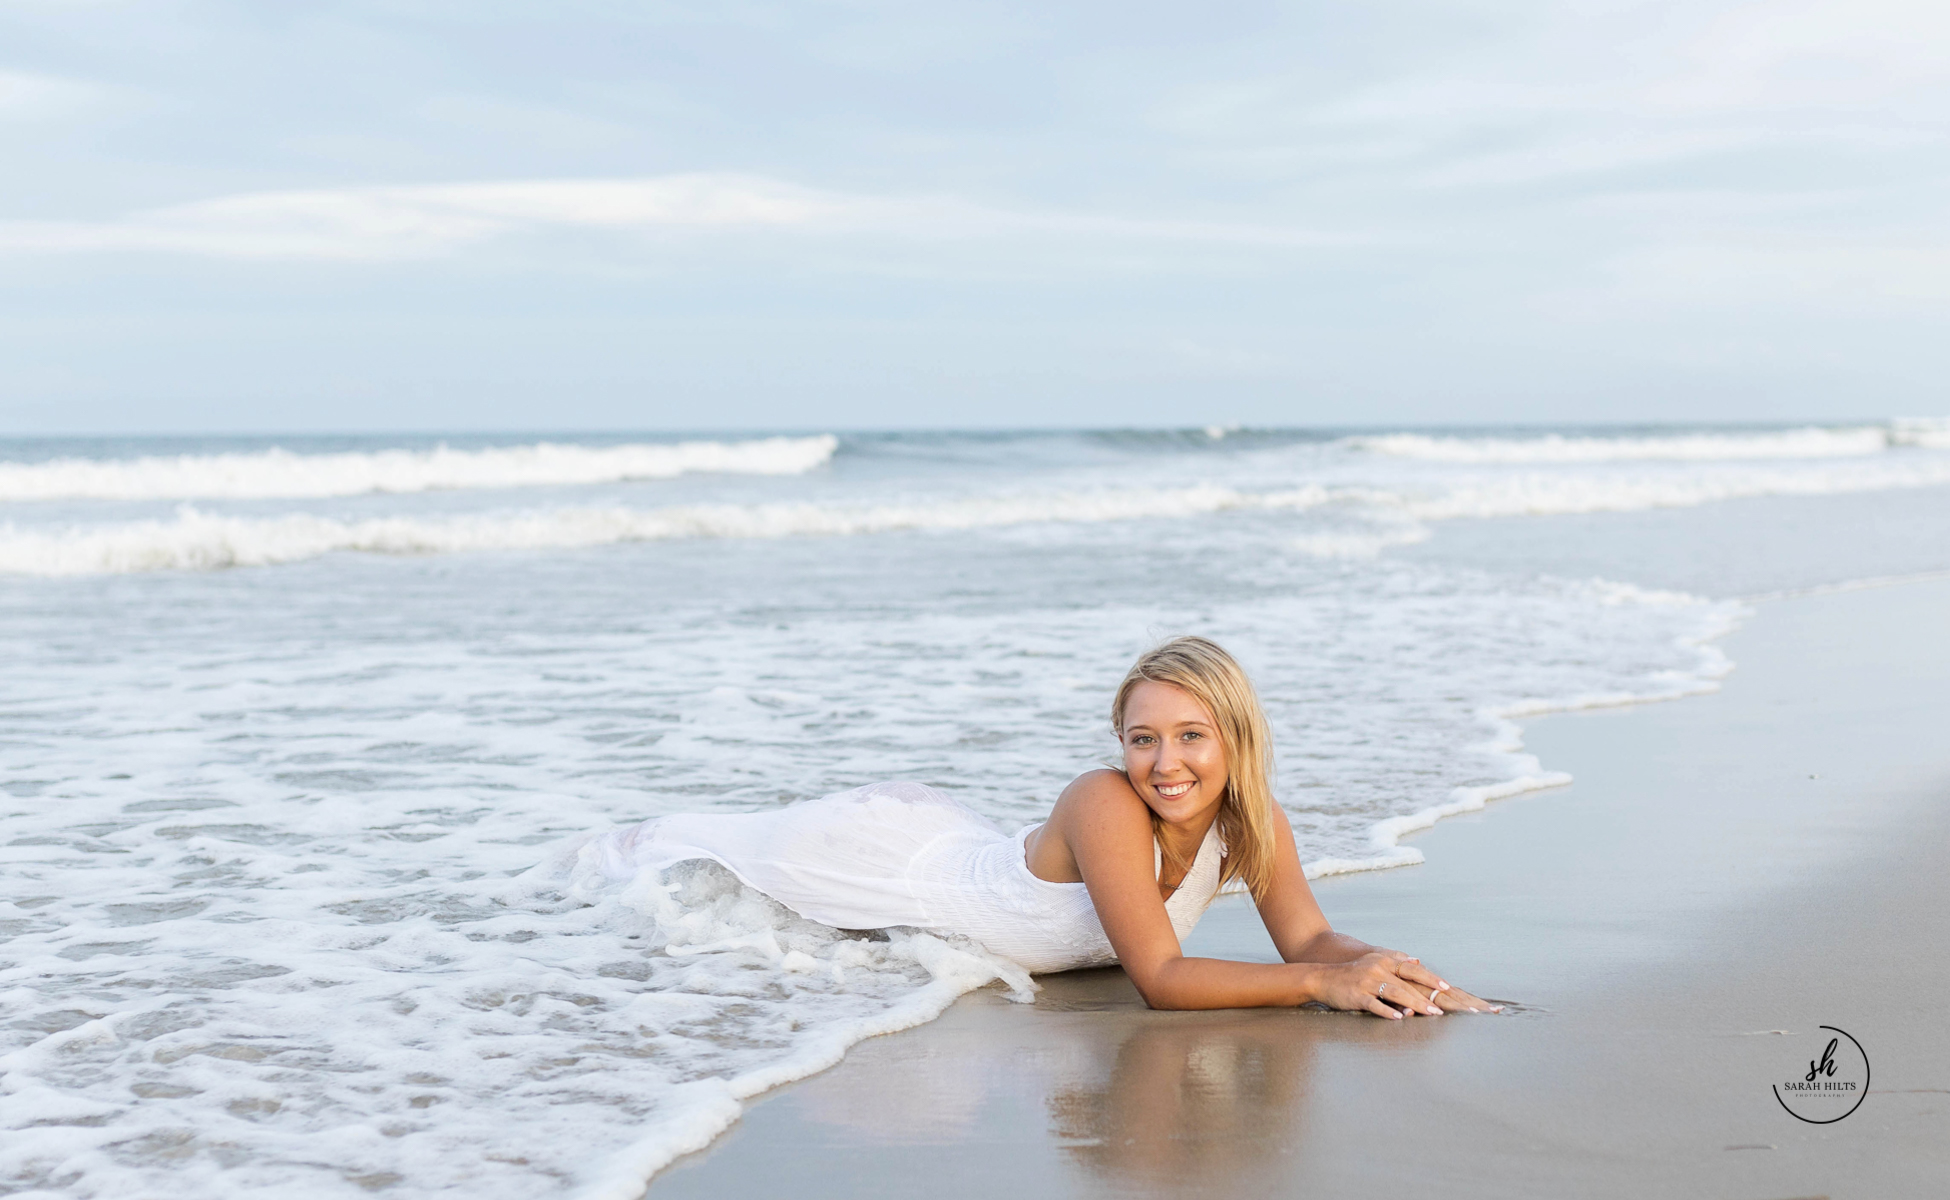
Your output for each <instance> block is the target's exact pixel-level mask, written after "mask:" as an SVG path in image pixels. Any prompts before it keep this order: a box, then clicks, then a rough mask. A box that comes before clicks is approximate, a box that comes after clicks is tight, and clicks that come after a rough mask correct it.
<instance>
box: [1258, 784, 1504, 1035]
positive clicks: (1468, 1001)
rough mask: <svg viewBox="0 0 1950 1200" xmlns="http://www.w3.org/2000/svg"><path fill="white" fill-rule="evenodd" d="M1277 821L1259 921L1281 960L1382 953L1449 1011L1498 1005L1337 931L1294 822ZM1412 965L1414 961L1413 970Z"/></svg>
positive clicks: (1279, 816)
mask: <svg viewBox="0 0 1950 1200" xmlns="http://www.w3.org/2000/svg"><path fill="white" fill-rule="evenodd" d="M1273 824H1274V835H1273V840H1274V846H1273V885H1272V886H1271V887H1269V888H1267V889H1266V896H1265V898H1264V899H1262V900H1261V901H1259V919H1260V920H1261V921H1264V922H1265V923H1266V932H1267V933H1268V934H1270V935H1271V936H1272V938H1273V944H1274V945H1275V946H1276V947H1278V948H1279V951H1280V957H1281V958H1282V959H1285V960H1286V961H1287V962H1290V963H1349V962H1356V961H1359V960H1361V959H1363V958H1365V957H1366V956H1368V955H1370V954H1378V955H1381V956H1384V957H1386V958H1388V959H1391V960H1393V961H1394V962H1396V963H1397V964H1400V965H1399V966H1398V968H1397V969H1398V970H1399V972H1400V974H1401V975H1402V976H1403V978H1405V979H1409V980H1412V981H1413V982H1416V983H1419V984H1421V985H1422V986H1423V988H1424V989H1426V991H1427V992H1428V994H1429V995H1430V998H1431V999H1432V1000H1434V996H1435V993H1437V992H1440V993H1441V999H1440V1000H1435V1001H1434V1002H1435V1003H1436V1004H1440V1005H1443V1006H1445V1010H1446V1011H1452V1012H1453V1011H1462V1010H1467V1011H1469V1012H1476V1011H1479V1010H1480V1009H1485V1008H1492V1007H1493V1006H1491V1005H1489V1004H1487V1003H1486V1002H1484V1001H1483V1000H1481V999H1479V998H1478V997H1476V996H1472V995H1470V994H1469V993H1468V992H1465V991H1463V990H1462V989H1461V988H1452V987H1450V986H1449V985H1448V983H1447V982H1445V981H1444V980H1442V979H1441V978H1440V977H1439V976H1437V975H1436V974H1435V973H1434V972H1432V971H1430V970H1428V969H1427V968H1425V967H1423V966H1422V963H1421V960H1420V959H1416V958H1410V957H1409V956H1408V955H1406V954H1403V953H1402V952H1401V951H1399V950H1390V949H1387V948H1386V947H1384V946H1370V945H1369V944H1368V943H1366V942H1364V941H1362V940H1360V939H1359V938H1353V937H1349V936H1348V935H1347V934H1344V933H1336V932H1334V930H1333V928H1332V927H1330V926H1329V925H1328V923H1327V917H1326V915H1325V914H1324V913H1322V912H1321V911H1320V905H1319V903H1318V902H1316V901H1315V900H1314V891H1313V888H1311V887H1309V886H1308V885H1307V872H1306V871H1305V869H1304V868H1302V867H1301V865H1300V850H1299V847H1298V846H1297V845H1296V844H1295V843H1294V840H1293V825H1292V823H1291V822H1290V821H1288V820H1287V816H1286V813H1284V812H1282V811H1280V810H1279V809H1278V808H1275V809H1274V810H1273ZM1409 964H1413V966H1412V968H1411V967H1410V965H1409ZM1418 1011H1419V1010H1418ZM1499 1011H1500V1010H1499Z"/></svg>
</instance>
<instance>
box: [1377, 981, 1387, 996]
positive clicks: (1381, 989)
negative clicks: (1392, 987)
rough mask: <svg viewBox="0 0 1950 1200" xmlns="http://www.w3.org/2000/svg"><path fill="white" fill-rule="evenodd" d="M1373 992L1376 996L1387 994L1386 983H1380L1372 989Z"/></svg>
mask: <svg viewBox="0 0 1950 1200" xmlns="http://www.w3.org/2000/svg"><path fill="white" fill-rule="evenodd" d="M1374 994H1375V995H1377V996H1386V995H1387V994H1388V985H1387V984H1385V983H1384V984H1382V985H1381V986H1380V987H1378V988H1376V989H1375V990H1374Z"/></svg>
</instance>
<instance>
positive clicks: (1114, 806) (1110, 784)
mask: <svg viewBox="0 0 1950 1200" xmlns="http://www.w3.org/2000/svg"><path fill="white" fill-rule="evenodd" d="M1148 814H1149V810H1148V809H1146V808H1145V806H1144V801H1143V800H1141V799H1139V798H1138V794H1137V792H1136V790H1134V789H1133V788H1132V787H1131V781H1130V780H1128V779H1126V778H1125V777H1124V772H1122V771H1113V770H1111V769H1109V768H1108V767H1103V768H1099V769H1097V770H1095V771H1085V772H1084V773H1083V774H1081V775H1079V776H1077V777H1076V778H1075V779H1073V780H1071V781H1070V786H1069V787H1066V788H1064V789H1063V794H1062V795H1061V796H1058V797H1057V798H1056V808H1055V810H1054V811H1052V812H1051V813H1050V820H1051V821H1052V822H1053V823H1061V824H1065V825H1067V824H1069V823H1070V822H1072V821H1074V820H1075V819H1076V818H1078V817H1084V816H1088V817H1090V818H1093V819H1096V820H1106V819H1108V820H1112V821H1119V820H1120V819H1121V820H1122V821H1133V820H1135V821H1142V822H1143V823H1144V825H1145V827H1146V828H1147V829H1148V828H1150V823H1151V822H1150V817H1149V815H1148Z"/></svg>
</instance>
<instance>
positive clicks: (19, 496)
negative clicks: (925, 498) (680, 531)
mask: <svg viewBox="0 0 1950 1200" xmlns="http://www.w3.org/2000/svg"><path fill="white" fill-rule="evenodd" d="M838 448H839V439H838V438H836V437H833V436H832V435H830V434H822V435H820V436H818V437H796V438H794V437H771V438H761V439H756V440H753V441H743V442H639V443H631V444H626V445H620V446H583V445H572V444H562V443H555V442H537V443H535V444H533V445H527V446H496V447H490V448H487V449H482V450H455V449H452V448H450V447H448V446H437V447H435V448H433V449H431V450H378V451H369V452H363V453H361V452H353V453H343V454H294V453H292V452H291V451H289V450H283V449H279V448H276V447H273V448H272V449H269V450H261V451H257V452H254V453H238V454H181V455H171V456H149V457H143V458H57V459H53V460H51V461H48V462H36V463H21V462H0V500H83V499H85V500H203V499H227V500H242V499H277V498H283V499H309V498H317V497H325V496H358V495H365V494H368V493H373V492H397V493H404V492H429V491H441V490H451V489H459V488H511V487H536V486H550V485H552V486H572V485H577V484H593V483H620V482H623V481H626V480H635V479H671V478H675V477H676V476H679V475H690V474H697V473H701V472H722V473H730V474H739V475H797V474H801V473H803V472H806V471H810V470H812V469H814V468H815V467H819V466H822V465H824V464H825V463H826V461H827V460H828V459H830V458H832V457H833V452H834V451H835V450H837V449H838Z"/></svg>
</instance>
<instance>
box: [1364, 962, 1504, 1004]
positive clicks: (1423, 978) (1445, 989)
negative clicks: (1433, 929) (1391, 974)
mask: <svg viewBox="0 0 1950 1200" xmlns="http://www.w3.org/2000/svg"><path fill="white" fill-rule="evenodd" d="M1376 949H1380V950H1381V953H1383V954H1386V955H1387V956H1388V957H1390V958H1392V959H1394V960H1395V963H1396V967H1395V969H1396V971H1397V972H1398V973H1399V974H1401V975H1402V976H1403V978H1413V979H1415V980H1417V981H1418V982H1420V983H1421V984H1422V985H1423V986H1424V987H1426V988H1427V989H1428V991H1429V1001H1430V1003H1432V1004H1434V1005H1435V1007H1437V1008H1439V1009H1441V1010H1442V1011H1443V1012H1446V1013H1452V1012H1493V1013H1500V1012H1502V1011H1503V1006H1502V1005H1500V1004H1491V1003H1490V1002H1489V1001H1487V1000H1485V999H1483V998H1482V997H1480V996H1475V995H1471V994H1470V993H1468V992H1465V991H1463V990H1462V989H1461V988H1458V987H1450V986H1449V984H1448V982H1447V981H1445V980H1444V979H1443V978H1442V977H1441V976H1439V975H1437V974H1436V973H1435V972H1433V971H1431V970H1429V969H1428V968H1427V967H1424V966H1423V965H1422V960H1421V959H1419V958H1413V957H1410V956H1409V955H1406V954H1403V953H1402V952H1401V951H1399V950H1385V949H1381V948H1380V947H1376ZM1411 963H1412V964H1414V965H1413V967H1410V966H1409V965H1408V964H1411Z"/></svg>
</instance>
